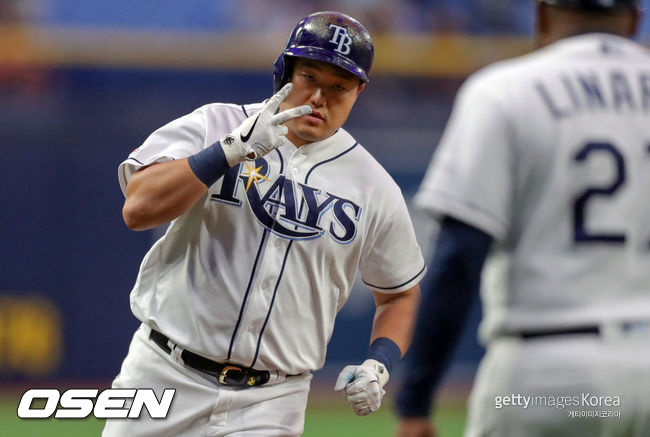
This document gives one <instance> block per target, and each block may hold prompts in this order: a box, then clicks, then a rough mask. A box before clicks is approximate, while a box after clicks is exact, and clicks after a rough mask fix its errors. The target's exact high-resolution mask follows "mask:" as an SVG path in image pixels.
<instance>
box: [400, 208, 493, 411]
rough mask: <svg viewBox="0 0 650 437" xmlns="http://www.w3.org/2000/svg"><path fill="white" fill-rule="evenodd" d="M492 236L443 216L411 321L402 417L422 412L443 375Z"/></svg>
mask: <svg viewBox="0 0 650 437" xmlns="http://www.w3.org/2000/svg"><path fill="white" fill-rule="evenodd" d="M491 244H492V238H491V237H490V236H489V235H487V234H486V233H484V232H482V231H480V230H478V229H475V228H473V227H471V226H469V225H467V224H464V223H462V222H459V221H457V220H454V219H451V218H446V219H445V220H444V221H443V223H442V226H441V229H440V233H439V234H438V236H437V238H436V249H435V251H434V254H433V259H432V261H431V263H430V267H431V269H430V270H429V274H428V275H427V277H425V279H424V281H423V282H422V287H423V292H422V300H421V303H420V306H419V309H418V316H417V321H416V323H415V335H414V340H413V347H412V348H411V351H410V352H409V357H408V358H407V359H406V363H405V364H406V368H407V369H408V372H407V373H406V375H405V378H404V381H403V385H402V387H401V389H400V391H399V393H398V396H397V400H396V410H397V413H398V414H399V415H400V416H402V417H426V416H427V415H428V414H429V413H430V411H431V405H432V403H433V398H432V392H433V390H434V389H435V388H436V387H437V385H438V383H439V382H440V380H441V379H442V376H443V373H444V372H445V370H446V368H447V365H448V364H449V361H450V358H451V355H452V353H453V351H454V348H455V345H456V343H457V340H458V339H459V338H460V335H461V332H462V329H463V326H464V323H465V320H466V318H467V315H468V314H469V311H470V307H471V304H472V301H473V300H474V298H475V296H476V295H478V291H479V287H480V278H481V271H482V269H483V264H484V262H485V258H486V257H487V253H488V251H489V249H490V246H491Z"/></svg>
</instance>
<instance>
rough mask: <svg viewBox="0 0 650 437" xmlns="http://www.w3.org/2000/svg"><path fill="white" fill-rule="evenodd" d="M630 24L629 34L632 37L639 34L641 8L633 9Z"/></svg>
mask: <svg viewBox="0 0 650 437" xmlns="http://www.w3.org/2000/svg"><path fill="white" fill-rule="evenodd" d="M630 15H631V17H630V24H629V27H628V29H627V32H628V33H627V36H628V37H630V38H632V37H634V36H635V35H636V34H637V31H638V30H639V23H641V11H640V10H639V9H636V8H635V9H633V10H632V11H631V12H630Z"/></svg>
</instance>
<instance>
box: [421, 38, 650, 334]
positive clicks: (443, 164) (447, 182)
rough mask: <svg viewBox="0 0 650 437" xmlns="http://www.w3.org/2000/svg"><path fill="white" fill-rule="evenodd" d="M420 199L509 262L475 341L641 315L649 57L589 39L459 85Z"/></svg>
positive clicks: (647, 210) (648, 210) (610, 41)
mask: <svg viewBox="0 0 650 437" xmlns="http://www.w3.org/2000/svg"><path fill="white" fill-rule="evenodd" d="M416 203H417V204H418V205H419V206H421V207H423V208H425V209H426V210H427V211H429V212H431V213H434V214H446V215H450V216H453V217H455V218H457V219H460V220H462V221H464V222H466V223H468V224H470V225H473V226H475V227H477V228H479V229H481V230H483V231H485V232H487V233H488V234H490V235H491V236H493V237H494V238H495V239H496V240H497V241H498V242H499V243H500V246H501V247H502V248H503V250H504V252H505V253H506V254H507V262H506V263H504V264H503V265H502V267H503V268H502V270H501V271H500V276H499V277H500V279H501V280H500V281H499V283H498V284H497V286H495V287H490V288H489V289H486V290H484V291H483V293H484V296H483V300H484V311H485V319H484V323H483V325H482V334H483V337H484V339H485V338H490V337H491V336H493V335H496V334H498V333H502V332H518V331H521V330H524V329H538V328H539V329H543V328H550V327H556V328H560V327H576V326H582V325H597V324H599V323H601V322H605V321H615V320H622V321H625V320H636V319H644V320H647V319H650V56H649V54H648V52H647V51H646V50H645V49H644V48H643V47H642V46H640V45H638V44H636V43H634V42H632V41H630V40H627V39H625V38H622V37H618V36H614V35H607V34H586V35H580V36H575V37H571V38H567V39H564V40H561V41H559V42H556V43H555V44H552V45H550V46H548V47H545V48H543V49H540V50H538V51H536V52H534V53H531V54H529V55H526V56H522V57H520V58H516V59H513V60H509V61H504V62H501V63H497V64H494V65H492V66H490V67H487V68H486V69H484V70H482V71H480V72H478V73H477V74H475V75H474V76H473V77H471V78H470V79H468V81H467V82H466V83H465V84H464V85H463V87H462V89H461V91H460V92H459V95H458V97H457V101H456V103H455V106H454V109H453V112H452V115H451V118H450V121H449V124H448V127H447V129H446V131H445V133H444V135H443V138H442V140H441V144H440V146H439V149H438V150H437V151H436V153H435V155H434V158H433V161H432V165H431V166H430V168H429V170H428V172H427V175H426V177H425V180H424V181H423V184H422V186H421V188H420V190H419V192H418V194H417V196H416Z"/></svg>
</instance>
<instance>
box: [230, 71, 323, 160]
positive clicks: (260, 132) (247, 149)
mask: <svg viewBox="0 0 650 437" xmlns="http://www.w3.org/2000/svg"><path fill="white" fill-rule="evenodd" d="M292 88H293V85H292V84H291V83H288V84H286V85H285V86H284V87H282V89H281V90H280V91H278V92H277V93H275V94H274V95H273V96H272V97H271V98H270V99H269V100H268V101H267V102H266V104H265V105H264V106H263V107H262V110H261V111H260V112H258V113H257V114H255V115H252V116H250V117H248V118H247V119H246V120H244V121H243V122H242V124H241V125H240V126H239V127H238V128H237V129H235V130H234V131H233V132H232V133H230V134H228V135H226V136H224V137H223V138H222V139H221V141H220V144H221V148H222V149H223V151H224V154H225V155H226V160H227V161H228V165H230V166H231V167H232V166H233V165H235V164H237V163H239V162H241V161H243V160H244V159H256V158H260V157H262V156H264V155H266V154H267V153H269V152H270V151H271V150H273V149H275V148H276V147H279V146H280V145H281V144H282V138H281V137H282V136H284V135H286V134H287V132H289V129H288V128H287V127H286V126H284V125H283V124H282V123H285V122H287V121H289V120H291V119H293V118H297V117H301V116H303V115H306V114H310V113H311V112H312V108H311V106H309V105H302V106H297V107H295V108H290V109H287V110H285V111H282V112H280V113H278V114H276V111H277V110H278V108H279V107H280V104H281V103H282V102H283V101H284V99H286V98H287V96H288V95H289V94H290V93H291V89H292Z"/></svg>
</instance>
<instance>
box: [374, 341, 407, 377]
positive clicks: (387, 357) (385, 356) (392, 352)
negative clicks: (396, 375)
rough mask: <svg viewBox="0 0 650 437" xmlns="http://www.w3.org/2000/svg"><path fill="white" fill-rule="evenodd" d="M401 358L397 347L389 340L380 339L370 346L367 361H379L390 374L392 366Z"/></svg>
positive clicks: (400, 352)
mask: <svg viewBox="0 0 650 437" xmlns="http://www.w3.org/2000/svg"><path fill="white" fill-rule="evenodd" d="M401 358H402V351H400V349H399V346H397V344H396V343H395V342H394V341H393V340H391V339H389V338H386V337H380V338H377V339H376V340H375V341H373V342H372V344H371V345H370V350H369V351H368V358H367V359H372V360H377V361H379V362H380V363H382V364H383V365H384V366H386V370H388V373H390V371H391V370H392V369H393V365H394V364H397V363H398V362H399V360H400V359H401Z"/></svg>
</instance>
